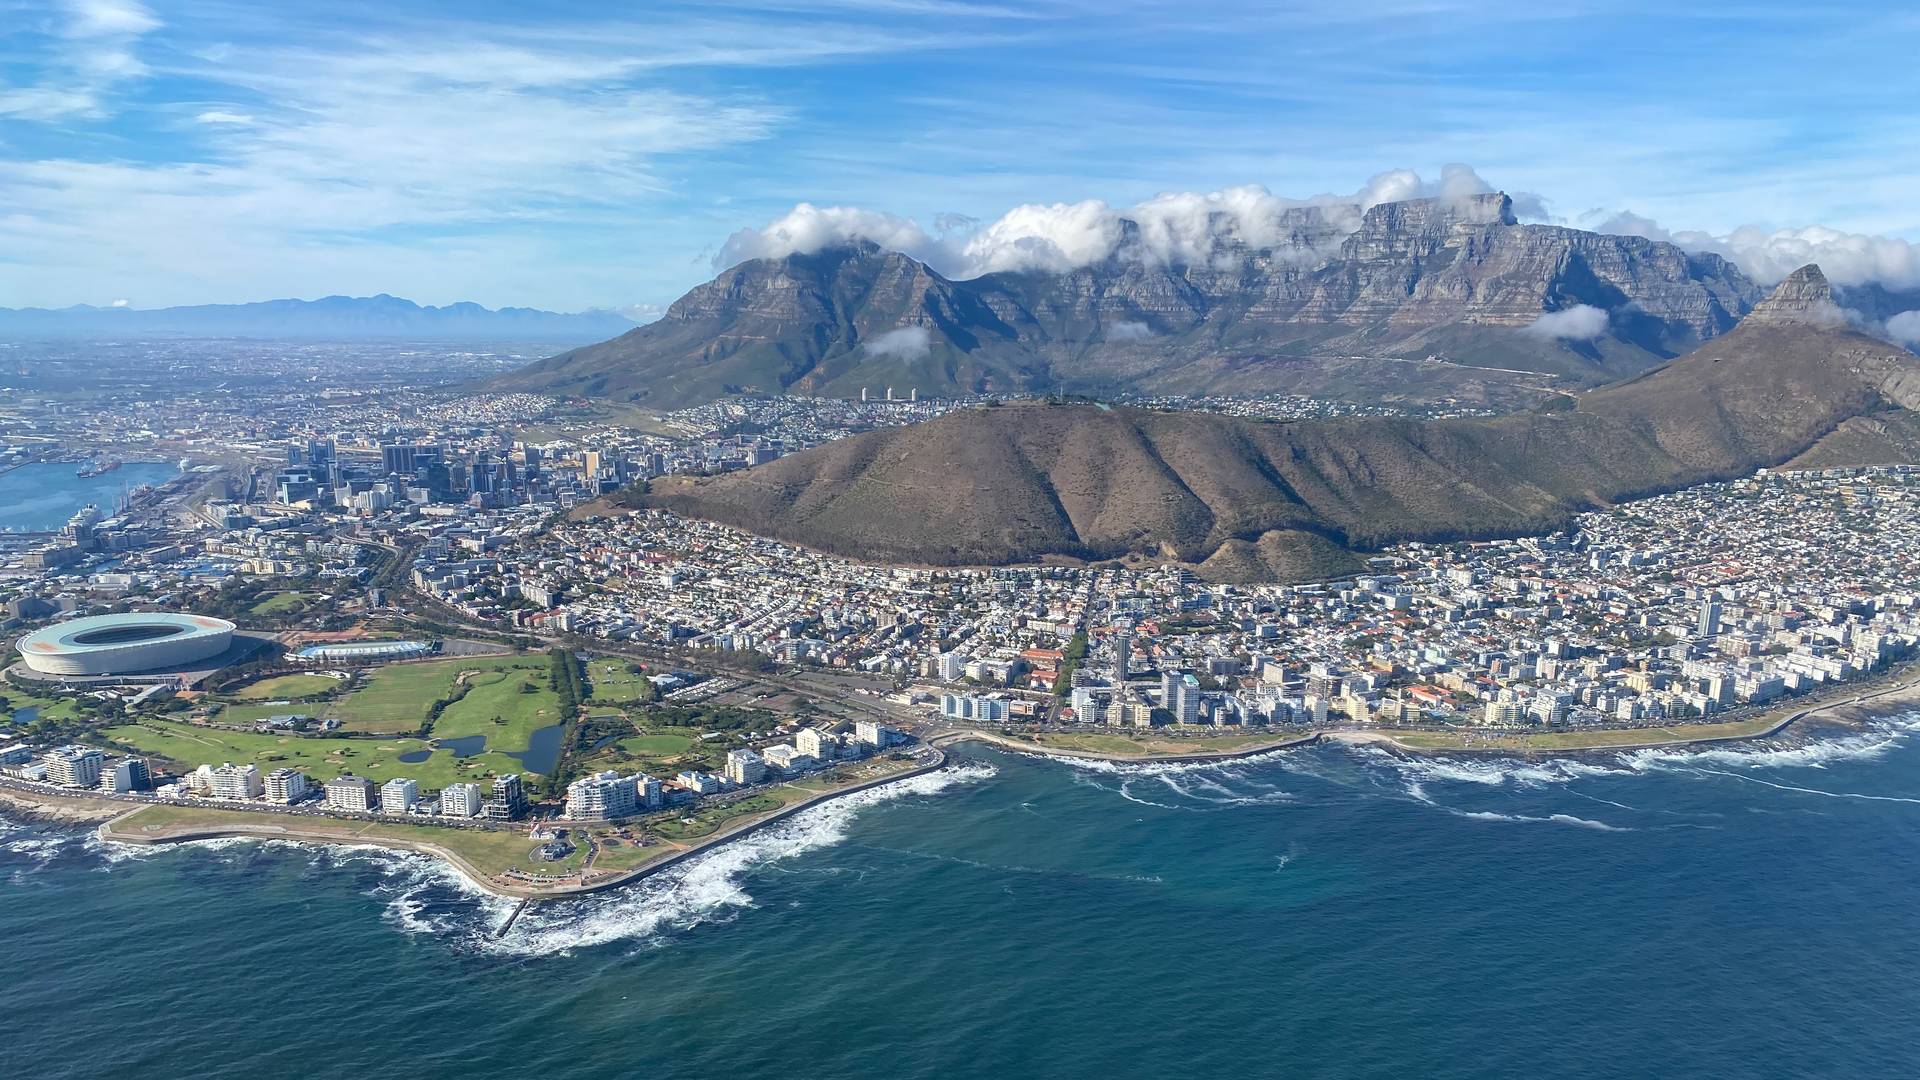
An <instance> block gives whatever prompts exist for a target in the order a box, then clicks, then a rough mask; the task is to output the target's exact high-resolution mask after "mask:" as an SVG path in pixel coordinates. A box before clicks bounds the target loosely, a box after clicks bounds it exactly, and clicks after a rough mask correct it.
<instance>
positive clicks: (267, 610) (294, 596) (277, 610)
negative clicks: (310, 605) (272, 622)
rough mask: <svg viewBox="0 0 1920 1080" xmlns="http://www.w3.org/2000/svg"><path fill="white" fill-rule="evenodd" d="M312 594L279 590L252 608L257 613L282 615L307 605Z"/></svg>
mask: <svg viewBox="0 0 1920 1080" xmlns="http://www.w3.org/2000/svg"><path fill="white" fill-rule="evenodd" d="M311 599H312V596H311V595H310V594H308V593H303V592H297V591H295V592H277V593H274V594H273V595H272V596H269V597H267V598H266V599H265V600H261V601H259V602H258V603H256V604H254V605H253V607H252V608H251V609H249V610H251V611H252V612H253V613H254V614H255V615H280V614H284V613H285V612H289V611H297V610H299V609H300V608H303V607H305V606H306V605H307V601H309V600H311Z"/></svg>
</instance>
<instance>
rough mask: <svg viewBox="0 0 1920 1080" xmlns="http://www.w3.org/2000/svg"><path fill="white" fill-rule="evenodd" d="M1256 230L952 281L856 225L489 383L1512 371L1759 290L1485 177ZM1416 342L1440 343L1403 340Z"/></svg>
mask: <svg viewBox="0 0 1920 1080" xmlns="http://www.w3.org/2000/svg"><path fill="white" fill-rule="evenodd" d="M1274 231H1275V233H1276V234H1277V236H1278V239H1277V240H1268V242H1267V243H1266V246H1261V247H1255V246H1252V245H1250V244H1248V243H1247V242H1245V241H1244V240H1242V239H1239V238H1237V237H1236V236H1235V235H1234V234H1233V232H1232V230H1231V228H1230V227H1228V226H1227V225H1226V224H1225V223H1224V221H1223V222H1222V224H1221V227H1220V228H1218V229H1216V230H1215V231H1214V232H1215V236H1216V239H1215V241H1214V246H1213V249H1212V250H1211V252H1210V253H1209V254H1208V257H1207V258H1205V259H1198V260H1193V261H1192V262H1191V264H1190V265H1175V264H1169V263H1167V262H1164V261H1160V260H1157V259H1155V258H1153V257H1151V256H1150V255H1149V254H1147V253H1146V247H1145V245H1143V244H1141V243H1140V242H1139V235H1138V234H1139V229H1138V226H1137V225H1135V224H1134V223H1132V222H1123V223H1122V238H1121V242H1120V244H1119V245H1118V248H1117V250H1116V253H1115V254H1114V255H1112V256H1111V257H1109V258H1107V259H1105V260H1103V261H1101V262H1099V263H1096V264H1094V265H1091V266H1086V267H1082V268H1080V269H1076V270H1072V271H1069V272H1066V273H1049V272H1038V271H1026V272H1003V273H994V274H988V275H985V276H983V277H978V278H973V279H970V280H966V281H955V280H951V279H949V278H946V277H944V276H942V275H941V274H940V273H938V272H936V271H935V270H933V269H932V268H930V267H928V266H927V265H925V264H923V263H921V262H919V261H917V260H915V259H912V258H910V257H908V256H906V255H903V254H900V253H899V252H893V251H886V250H883V249H881V248H879V247H877V246H875V245H873V244H870V243H865V242H860V243H854V244H849V245H844V246H840V247H835V248H830V249H827V250H824V251H819V252H815V253H812V254H805V255H791V256H787V257H785V258H780V259H757V260H753V261H749V262H744V263H741V264H740V265H738V266H735V267H733V268H731V269H729V270H727V271H725V272H724V273H722V274H721V275H720V276H719V277H717V278H715V279H714V280H713V281H711V282H708V283H707V284H705V285H701V286H699V287H698V288H696V289H694V290H693V291H692V292H689V293H688V294H687V295H686V296H684V297H682V298H680V300H679V301H677V302H676V303H674V304H673V306H672V307H671V308H669V309H668V311H667V314H666V316H665V317H664V318H662V319H660V320H659V321H658V322H655V323H652V324H650V325H647V326H643V327H640V328H638V329H635V330H632V331H630V332H628V333H626V334H623V335H622V336H620V337H618V338H614V339H613V340H611V341H606V342H602V343H600V344H598V345H591V346H588V347H586V348H582V349H576V350H574V351H573V352H569V353H565V354H562V355H560V356H556V357H552V358H550V359H547V360H544V361H541V362H540V363H537V364H534V365H532V366H530V367H528V368H525V369H522V370H521V371H518V372H514V373H511V374H509V375H506V376H503V377H501V378H499V379H498V380H496V382H495V384H494V385H496V386H497V387H499V388H504V389H526V390H538V391H541V392H546V393H562V394H580V395H586V396H595V397H610V398H617V399H621V400H627V401H636V402H645V403H647V404H649V405H652V406H656V407H659V408H663V409H664V408H674V407H679V406H683V405H688V404H693V403H698V402H702V401H706V400H710V399H712V398H714V397H718V396H721V395H724V394H729V393H768V394H779V393H806V394H820V395H829V396H844V397H851V396H858V394H859V393H860V391H861V389H862V388H867V389H870V390H872V391H874V392H876V393H878V392H881V391H883V390H884V389H885V388H886V387H889V386H891V387H893V388H894V389H895V390H896V391H898V392H901V393H904V392H906V391H907V390H910V389H917V390H919V391H920V392H921V393H924V394H937V395H948V396H950V395H955V394H968V393H979V392H1014V393H1018V392H1029V391H1050V390H1067V391H1075V392H1088V393H1096V394H1100V393H1112V392H1116V391H1121V390H1135V391H1141V392H1145V393H1184V394H1197V393H1206V392H1237V393H1245V392H1267V391H1282V392H1286V391H1298V390H1302V389H1307V390H1310V391H1311V392H1315V393H1337V392H1342V391H1344V392H1349V393H1354V394H1357V395H1365V396H1378V395H1380V394H1383V393H1384V394H1387V395H1388V396H1396V395H1399V394H1402V393H1406V392H1409V390H1408V388H1409V387H1419V386H1430V388H1431V389H1430V390H1429V391H1427V392H1430V393H1431V394H1435V395H1441V394H1446V393H1448V392H1450V391H1452V390H1454V389H1457V388H1458V387H1459V386H1460V385H1461V384H1463V383H1466V382H1485V381H1489V380H1490V381H1495V382H1498V381H1503V380H1511V379H1514V378H1517V377H1523V376H1525V375H1526V374H1527V373H1546V374H1553V375H1558V376H1562V377H1565V378H1569V379H1571V380H1573V381H1574V383H1575V384H1576V385H1592V384H1597V383H1601V382H1606V381H1610V380H1612V379H1617V378H1620V377H1622V376H1626V375H1631V374H1634V373H1636V372H1639V371H1642V370H1645V369H1647V368H1649V367H1652V366H1655V365H1657V364H1659V363H1661V362H1663V361H1664V360H1666V359H1669V358H1671V357H1673V356H1675V355H1678V354H1679V353H1682V352H1685V351H1686V350H1688V349H1690V348H1692V347H1694V346H1695V345H1698V344H1699V343H1700V342H1702V341H1705V340H1708V339H1710V338H1712V337H1713V336H1715V335H1717V334H1720V333H1722V332H1724V331H1726V330H1727V329H1729V328H1731V327H1732V326H1733V325H1734V323H1735V322H1736V321H1737V320H1738V318H1739V317H1740V316H1741V315H1742V314H1744V313H1745V312H1746V311H1747V310H1749V309H1750V308H1751V307H1752V306H1753V304H1754V303H1755V302H1756V301H1757V300H1758V299H1759V298H1760V294H1759V291H1758V290H1757V289H1756V288H1755V286H1754V285H1753V283H1752V282H1750V281H1749V280H1747V278H1746V277H1745V276H1744V275H1743V274H1741V273H1740V271H1739V270H1738V269H1736V268H1735V267H1734V266H1733V265H1732V264H1730V263H1728V262H1726V261H1724V260H1722V259H1721V258H1720V257H1719V256H1716V255H1710V254H1690V253H1688V252H1685V251H1683V250H1681V249H1680V248H1678V247H1675V246H1674V245H1672V244H1669V243H1664V242H1661V241H1655V240H1648V239H1645V238H1642V237H1637V236H1611V235H1603V234H1599V233H1590V232H1583V231H1581V230H1578V229H1568V228H1561V227H1558V226H1550V225H1530V224H1520V223H1519V222H1517V221H1516V220H1515V218H1514V216H1513V209H1512V202H1511V200H1509V199H1508V198H1507V196H1505V195H1501V194H1491V195H1481V196H1474V197H1471V198H1467V199H1464V200H1442V199H1416V200H1411V201H1406V202H1397V203H1383V204H1380V205H1378V206H1374V207H1372V208H1371V209H1369V210H1367V211H1366V212H1365V214H1364V215H1361V216H1360V218H1359V224H1358V228H1357V229H1350V227H1346V226H1342V225H1340V224H1339V223H1338V222H1337V221H1336V220H1335V218H1334V217H1331V216H1329V213H1328V211H1326V210H1324V209H1322V208H1320V207H1299V208H1296V209H1294V210H1290V211H1287V212H1286V213H1285V214H1284V215H1282V218H1281V220H1280V222H1279V224H1278V227H1277V228H1276V229H1275V230H1274ZM1587 308H1591V309H1593V310H1592V311H1591V312H1583V313H1582V314H1581V317H1580V318H1578V319H1575V320H1573V321H1571V322H1563V323H1560V324H1557V325H1556V324H1555V323H1553V322H1552V321H1551V320H1549V321H1548V322H1547V323H1542V324H1539V325H1536V324H1537V323H1538V321H1539V320H1540V319H1541V317H1542V316H1543V315H1548V314H1551V313H1556V312H1560V313H1565V312H1570V311H1573V310H1574V309H1587ZM1556 333H1557V334H1558V336H1556ZM1429 357H1433V358H1435V359H1437V360H1440V361H1444V362H1445V363H1442V364H1435V365H1426V367H1427V368H1431V369H1433V370H1424V369H1422V370H1415V368H1414V367H1410V366H1409V365H1407V364H1406V363H1405V360H1407V359H1413V360H1421V361H1423V360H1426V359H1427V358H1429ZM1356 361H1358V362H1356ZM1415 367H1417V365H1416V366H1415ZM1329 372H1332V374H1331V375H1330V374H1329ZM1516 373H1518V375H1516ZM1535 381H1537V380H1535Z"/></svg>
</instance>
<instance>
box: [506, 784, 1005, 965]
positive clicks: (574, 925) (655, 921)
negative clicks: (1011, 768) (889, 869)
mask: <svg viewBox="0 0 1920 1080" xmlns="http://www.w3.org/2000/svg"><path fill="white" fill-rule="evenodd" d="M995 772H996V770H995V769H994V768H993V766H991V765H987V764H983V763H968V764H964V765H959V766H955V767H953V768H948V769H942V770H940V771H938V772H932V773H923V774H921V775H919V776H915V777H910V778H908V779H905V780H901V781H899V782H897V783H892V784H886V785H883V786H880V787H876V788H869V789H867V790H866V791H861V792H856V793H854V794H852V795H846V796H843V797H841V798H838V799H833V800H831V801H829V802H825V803H821V804H820V805H818V806H814V807H810V808H808V809H806V810H803V811H801V812H800V813H798V814H795V815H794V816H793V817H791V818H788V819H786V820H784V821H780V822H778V823H776V824H774V825H770V826H768V827H767V828H764V829H761V830H760V831H758V832H755V833H753V834H751V835H749V836H746V837H742V838H741V839H738V840H733V841H730V842H728V843H725V844H721V845H720V846H718V847H715V848H713V849H712V850H710V851H707V852H705V853H703V854H701V855H698V856H695V857H694V858H692V859H689V860H687V861H686V862H684V863H681V864H679V865H677V866H674V867H671V868H669V869H667V870H663V871H661V872H660V873H658V874H655V875H653V876H651V877H648V878H645V879H643V880H641V881H640V882H638V883H637V884H635V885H633V886H631V887H629V888H625V889H619V890H611V891H608V892H606V893H596V894H593V895H589V896H583V897H580V898H579V899H576V900H564V901H551V902H547V903H542V904H536V905H534V906H533V907H531V908H529V909H527V912H526V913H525V914H524V915H522V916H521V917H520V919H519V921H518V922H516V923H514V926H513V929H512V930H511V931H509V932H508V933H507V935H506V936H505V937H503V938H500V939H498V940H495V939H493V938H491V937H487V938H485V939H484V940H483V941H482V946H483V947H484V948H487V949H489V950H492V951H497V952H502V953H507V954H511V955H518V956H545V955H553V954H564V953H568V952H571V951H572V950H574V949H579V948H584V947H588V946H593V945H602V944H606V943H609V942H614V941H622V940H639V941H645V940H648V939H651V938H655V937H657V936H659V935H660V934H662V933H665V932H668V931H673V930H684V929H690V928H692V927H694V926H698V925H701V924H703V923H711V922H718V921H725V920H727V919H730V918H733V917H735V916H737V914H738V912H739V911H740V910H741V909H745V908H751V907H752V906H753V897H752V896H751V895H750V894H748V892H747V891H746V888H745V887H744V886H743V885H742V883H741V880H740V879H741V876H742V874H743V872H744V871H746V870H748V869H750V868H752V867H755V866H758V865H761V864H765V863H771V862H775V861H778V860H780V859H786V858H791V857H792V856H795V855H799V854H801V853H803V852H807V851H811V850H814V849H815V848H820V847H825V846H827V845H830V844H835V843H838V842H839V841H840V840H842V839H843V838H844V837H845V836H846V831H847V826H848V824H849V823H850V822H851V821H852V820H853V818H854V817H855V815H857V814H859V813H860V811H861V810H863V809H865V808H867V807H869V806H873V805H875V804H878V803H882V802H888V801H891V800H894V799H899V798H902V797H905V796H910V795H931V794H933V793H935V792H938V791H941V790H943V789H945V788H948V787H951V786H953V785H955V784H962V783H973V782H978V781H980V780H984V779H986V778H988V777H991V776H993V775H995Z"/></svg>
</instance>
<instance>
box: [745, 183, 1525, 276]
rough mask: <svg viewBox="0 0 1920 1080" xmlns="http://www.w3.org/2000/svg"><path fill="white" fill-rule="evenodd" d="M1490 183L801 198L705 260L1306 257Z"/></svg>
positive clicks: (986, 266)
mask: <svg viewBox="0 0 1920 1080" xmlns="http://www.w3.org/2000/svg"><path fill="white" fill-rule="evenodd" d="M1492 190H1494V189H1493V186H1492V185H1490V184H1488V183H1487V181H1485V180H1484V179H1482V178H1481V177H1480V174H1479V173H1477V172H1475V171H1474V170H1473V169H1472V168H1471V167H1470V166H1467V165H1460V164H1451V165H1447V166H1446V167H1445V168H1443V169H1442V170H1441V172H1440V177H1439V179H1437V180H1426V179H1423V178H1422V177H1421V176H1420V174H1419V173H1417V172H1415V171H1414V170H1412V169H1392V170H1389V171H1387V172H1383V173H1378V174H1376V175H1375V176H1373V177H1372V178H1371V179H1369V180H1368V181H1367V182H1366V183H1365V184H1364V185H1362V186H1361V187H1360V188H1359V190H1357V191H1354V192H1352V193H1350V194H1345V195H1335V194H1321V195H1314V196H1309V197H1307V198H1289V197H1286V196H1282V195H1275V194H1274V193H1273V192H1271V191H1269V190H1268V189H1267V188H1265V187H1263V186H1261V185H1259V184H1244V185H1241V186H1238V187H1230V188H1223V189H1221V190H1219V191H1210V192H1194V191H1177V192H1167V193H1163V194H1160V195H1156V196H1154V197H1153V198H1151V199H1148V200H1146V201H1144V202H1142V203H1139V204H1138V205H1135V206H1131V207H1114V206H1109V205H1108V204H1107V203H1105V202H1102V201H1100V200H1098V199H1088V200H1083V201H1080V202H1072V203H1067V202H1056V203H1027V204H1024V205H1021V206H1016V207H1014V208H1013V209H1011V210H1009V211H1007V212H1006V213H1005V214H1003V215H1001V216H1000V217H999V218H997V219H995V220H993V221H991V222H988V223H986V224H984V225H982V224H979V223H977V222H975V221H973V220H972V219H970V218H965V217H959V216H953V215H944V214H943V215H941V216H940V218H938V219H936V221H935V228H934V229H933V230H932V231H929V230H927V229H925V228H923V227H922V226H921V225H920V223H919V222H917V221H915V220H913V219H912V218H905V217H900V216H897V215H895V214H890V213H886V212H884V211H880V210H870V209H865V208H861V207H851V206H825V207H823V206H815V205H813V204H812V203H804V202H803V203H800V204H798V205H796V206H795V207H794V208H793V209H792V210H790V211H788V212H787V213H786V214H785V215H783V216H781V217H779V218H777V219H775V220H774V221H772V222H770V223H768V224H767V225H765V226H763V227H761V228H757V229H756V228H747V229H741V230H740V231H738V232H736V233H734V234H733V235H732V236H730V237H728V238H727V241H726V243H725V244H724V245H723V246H722V247H721V249H720V252H719V254H718V255H717V256H716V257H715V259H714V268H715V269H725V268H726V267H729V266H734V265H737V264H739V263H741V262H744V261H746V260H748V259H777V258H784V257H785V256H788V255H809V254H812V253H814V252H816V251H819V250H821V249H823V248H826V247H830V246H832V245H835V244H844V243H849V242H851V241H855V240H869V241H872V242H873V243H876V244H878V245H880V246H881V247H883V248H887V249H889V250H893V251H899V252H903V253H905V254H908V255H911V256H913V257H914V258H916V259H919V260H921V261H922V262H925V263H927V264H928V265H929V266H932V267H933V268H935V269H936V270H939V271H940V272H942V273H944V274H947V275H948V276H950V277H956V278H974V277H979V276H980V275H982V274H991V273H996V272H1000V271H1021V270H1037V271H1046V272H1050V273H1064V272H1066V271H1069V270H1074V269H1077V268H1079V267H1083V266H1091V265H1094V264H1096V263H1099V262H1103V261H1105V260H1106V259H1108V258H1111V257H1113V256H1115V255H1120V256H1123V257H1126V258H1131V259H1135V260H1137V261H1140V262H1144V263H1149V264H1154V265H1171V266H1185V265H1198V264H1203V263H1205V262H1206V261H1207V260H1209V259H1210V258H1212V257H1213V255H1214V253H1215V251H1216V248H1217V246H1218V245H1220V244H1223V243H1239V244H1244V245H1246V246H1248V247H1251V248H1255V249H1260V250H1270V249H1281V250H1283V251H1285V252H1286V253H1287V255H1288V256H1290V257H1292V258H1295V259H1298V260H1300V261H1303V262H1311V261H1315V260H1317V259H1318V258H1320V257H1322V256H1324V255H1326V254H1328V253H1330V252H1331V251H1333V250H1334V249H1335V248H1337V247H1338V246H1339V243H1340V241H1341V240H1342V239H1344V238H1345V237H1346V236H1347V235H1349V234H1351V233H1352V232H1354V231H1355V230H1356V229H1358V228H1359V227H1360V219H1361V215H1363V214H1364V213H1365V212H1366V211H1367V210H1368V209H1369V208H1371V207H1374V206H1377V205H1379V204H1381V203H1390V202H1402V201H1405V200H1407V199H1417V198H1431V197H1439V198H1443V199H1465V198H1467V197H1469V196H1473V195H1481V194H1485V193H1487V192H1490V191H1492ZM1305 207H1312V208H1315V209H1318V210H1319V211H1320V212H1321V213H1322V215H1323V216H1324V218H1325V221H1326V224H1327V226H1329V228H1328V229H1327V230H1326V231H1325V233H1324V234H1323V235H1322V236H1319V237H1317V238H1314V240H1313V241H1311V242H1308V243H1305V244H1302V243H1300V242H1298V241H1299V238H1298V237H1296V236H1294V235H1293V234H1292V232H1291V230H1292V229H1293V227H1295V225H1296V224H1297V221H1296V219H1294V218H1292V217H1290V216H1289V215H1288V212H1289V211H1296V210H1299V209H1301V208H1305ZM1516 208H1517V211H1518V212H1519V213H1521V214H1522V215H1523V216H1535V217H1537V216H1540V215H1541V214H1542V213H1543V212H1544V204H1543V203H1542V202H1541V200H1540V199H1539V198H1538V197H1537V196H1530V195H1528V196H1522V197H1519V198H1517V199H1516Z"/></svg>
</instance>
